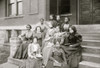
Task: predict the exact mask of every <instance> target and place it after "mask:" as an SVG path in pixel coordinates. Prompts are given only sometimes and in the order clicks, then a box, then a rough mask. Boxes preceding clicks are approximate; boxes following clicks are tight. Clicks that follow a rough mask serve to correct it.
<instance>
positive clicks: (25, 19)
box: [0, 0, 46, 26]
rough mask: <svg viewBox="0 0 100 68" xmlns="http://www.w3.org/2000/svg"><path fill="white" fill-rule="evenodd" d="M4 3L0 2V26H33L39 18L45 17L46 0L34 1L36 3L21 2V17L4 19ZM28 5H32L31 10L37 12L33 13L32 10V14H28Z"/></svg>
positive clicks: (24, 0) (28, 0)
mask: <svg viewBox="0 0 100 68" xmlns="http://www.w3.org/2000/svg"><path fill="white" fill-rule="evenodd" d="M2 1H3V2H2ZM4 1H5V0H0V26H9V25H10V26H11V25H12V26H13V25H25V24H35V23H37V22H38V21H39V19H40V18H45V17H46V15H45V14H46V13H45V12H46V8H45V3H46V2H45V1H46V0H34V1H36V2H30V1H31V0H23V15H22V16H17V17H4V15H5V11H4V10H5V7H4V5H5V2H4ZM35 3H37V4H35ZM30 4H33V6H32V8H33V9H37V10H36V11H34V10H33V9H32V12H30ZM35 5H36V6H35Z"/></svg>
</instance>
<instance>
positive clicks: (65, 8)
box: [50, 0, 71, 15]
mask: <svg viewBox="0 0 100 68" xmlns="http://www.w3.org/2000/svg"><path fill="white" fill-rule="evenodd" d="M69 13H71V10H70V0H50V14H55V15H56V14H60V15H62V14H69Z"/></svg>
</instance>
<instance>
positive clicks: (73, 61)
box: [62, 26, 82, 68]
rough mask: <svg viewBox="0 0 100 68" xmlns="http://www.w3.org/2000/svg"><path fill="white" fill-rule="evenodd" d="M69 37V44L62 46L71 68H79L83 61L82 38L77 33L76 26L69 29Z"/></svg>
mask: <svg viewBox="0 0 100 68" xmlns="http://www.w3.org/2000/svg"><path fill="white" fill-rule="evenodd" d="M68 30H69V36H68V38H67V41H66V42H67V44H66V45H64V46H62V48H63V50H64V51H65V53H66V58H67V62H68V65H69V67H70V68H78V65H79V62H80V61H81V50H82V49H81V42H82V36H81V35H80V34H78V33H77V30H76V27H75V26H70V27H69V29H68Z"/></svg>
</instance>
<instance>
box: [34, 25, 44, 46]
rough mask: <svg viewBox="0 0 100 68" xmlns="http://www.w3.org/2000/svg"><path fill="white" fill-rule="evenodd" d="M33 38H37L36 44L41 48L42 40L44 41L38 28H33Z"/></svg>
mask: <svg viewBox="0 0 100 68" xmlns="http://www.w3.org/2000/svg"><path fill="white" fill-rule="evenodd" d="M33 37H37V38H38V43H39V45H40V47H42V40H43V39H44V35H43V33H42V29H41V27H40V26H37V27H36V28H35V31H34V34H33Z"/></svg>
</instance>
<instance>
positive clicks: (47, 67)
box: [46, 60, 69, 68]
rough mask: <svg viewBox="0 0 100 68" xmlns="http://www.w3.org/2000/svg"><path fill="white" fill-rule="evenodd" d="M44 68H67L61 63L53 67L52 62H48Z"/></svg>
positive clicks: (67, 67)
mask: <svg viewBox="0 0 100 68" xmlns="http://www.w3.org/2000/svg"><path fill="white" fill-rule="evenodd" d="M46 68H69V66H68V65H67V64H64V63H62V65H61V66H54V65H53V61H52V60H48V63H47V65H46Z"/></svg>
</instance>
